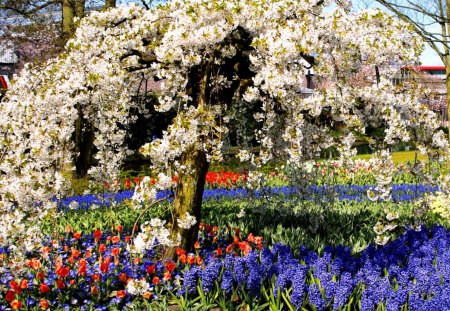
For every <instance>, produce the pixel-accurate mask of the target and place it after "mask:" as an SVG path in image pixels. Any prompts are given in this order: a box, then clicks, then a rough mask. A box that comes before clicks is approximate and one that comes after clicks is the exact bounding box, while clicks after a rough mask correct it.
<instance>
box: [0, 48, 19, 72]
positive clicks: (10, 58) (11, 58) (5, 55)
mask: <svg viewBox="0 0 450 311" xmlns="http://www.w3.org/2000/svg"><path fill="white" fill-rule="evenodd" d="M18 66H19V53H18V51H17V50H16V49H15V48H14V45H13V44H12V43H11V42H9V41H6V42H5V41H4V42H0V76H8V77H12V75H13V74H14V72H15V70H16V69H17V68H18Z"/></svg>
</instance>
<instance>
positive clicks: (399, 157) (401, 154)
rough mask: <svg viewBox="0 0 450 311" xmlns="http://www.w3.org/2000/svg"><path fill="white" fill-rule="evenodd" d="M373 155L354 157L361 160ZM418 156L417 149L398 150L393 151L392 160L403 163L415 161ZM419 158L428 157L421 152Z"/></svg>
mask: <svg viewBox="0 0 450 311" xmlns="http://www.w3.org/2000/svg"><path fill="white" fill-rule="evenodd" d="M371 157H372V155H371V154H359V155H357V156H355V157H353V159H355V160H356V159H360V160H369V159H370V158H371ZM415 157H416V151H398V152H393V153H392V160H393V161H394V163H402V162H408V161H414V159H415ZM418 159H419V160H426V159H427V157H426V156H424V155H421V154H418Z"/></svg>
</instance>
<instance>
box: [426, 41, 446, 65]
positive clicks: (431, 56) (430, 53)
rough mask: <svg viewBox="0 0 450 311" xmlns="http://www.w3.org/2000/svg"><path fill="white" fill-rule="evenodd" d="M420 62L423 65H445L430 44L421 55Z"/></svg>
mask: <svg viewBox="0 0 450 311" xmlns="http://www.w3.org/2000/svg"><path fill="white" fill-rule="evenodd" d="M420 63H421V64H422V65H430V66H431V65H440V66H443V65H444V64H443V63H442V61H441V59H440V58H439V56H438V55H437V54H436V52H435V51H434V50H433V49H431V48H430V47H429V46H426V47H425V50H424V51H423V53H422V55H420Z"/></svg>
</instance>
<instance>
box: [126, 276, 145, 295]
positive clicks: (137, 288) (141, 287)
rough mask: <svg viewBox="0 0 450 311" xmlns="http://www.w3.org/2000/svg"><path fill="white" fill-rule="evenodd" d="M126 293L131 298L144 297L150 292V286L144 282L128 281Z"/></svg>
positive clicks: (142, 280) (143, 280)
mask: <svg viewBox="0 0 450 311" xmlns="http://www.w3.org/2000/svg"><path fill="white" fill-rule="evenodd" d="M126 289H127V293H129V294H130V295H132V296H144V294H145V293H147V292H149V291H150V284H149V283H148V282H147V281H146V280H145V279H141V280H136V279H130V280H128V282H127V287H126Z"/></svg>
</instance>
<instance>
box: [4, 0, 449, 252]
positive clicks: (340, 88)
mask: <svg viewBox="0 0 450 311" xmlns="http://www.w3.org/2000/svg"><path fill="white" fill-rule="evenodd" d="M330 4H331V2H329V1H323V0H314V1H290V0H256V1H255V0H231V1H230V0H226V1H225V0H213V1H211V0H186V1H179V0H175V1H169V2H168V3H167V4H164V5H161V6H158V7H156V8H152V9H146V8H143V7H139V6H136V5H130V6H125V7H120V8H115V9H110V10H107V11H105V12H92V13H91V14H90V15H89V16H88V17H86V18H84V19H82V20H81V21H80V24H79V27H78V28H77V30H76V33H75V36H74V38H73V39H71V40H69V41H68V43H67V45H66V50H65V52H64V53H63V54H62V55H61V56H60V57H58V58H56V59H52V60H51V61H49V62H48V63H47V64H46V65H45V67H44V68H32V67H27V68H25V69H24V70H23V71H22V73H21V74H20V76H19V77H18V78H17V80H16V82H15V84H14V85H13V87H12V90H11V91H10V92H8V94H7V96H6V98H5V99H4V100H3V102H2V105H1V106H0V118H1V122H0V133H1V137H2V140H1V142H0V154H1V155H2V157H1V162H0V169H1V171H2V177H1V179H0V188H1V193H2V197H1V199H2V200H1V205H0V210H1V212H2V215H5V216H4V217H3V218H2V220H1V222H0V227H1V228H2V230H1V231H0V234H1V235H0V236H1V237H2V239H1V240H3V242H4V241H6V240H7V239H8V237H9V238H10V237H12V236H17V232H22V233H23V232H26V231H27V230H31V232H34V231H37V230H36V227H35V226H30V225H29V223H28V225H25V224H24V222H23V221H22V220H24V219H27V220H28V221H29V220H39V219H40V218H42V217H46V216H45V215H46V214H47V215H52V213H53V212H54V210H55V205H56V203H54V202H53V201H52V197H53V196H54V195H55V194H57V193H58V194H59V195H64V194H66V193H67V191H68V189H69V188H70V187H69V184H68V178H66V176H67V174H66V173H67V172H68V171H69V172H70V171H71V170H73V169H74V165H75V163H76V162H77V158H79V157H80V156H81V155H80V154H81V153H83V150H80V149H77V148H76V143H75V142H74V137H75V136H76V135H75V133H76V132H77V131H84V132H89V133H91V134H92V135H91V138H90V139H91V140H92V143H93V145H94V146H95V148H91V149H90V151H89V152H92V154H93V155H94V156H95V158H96V165H94V166H92V167H90V168H89V170H88V174H89V176H91V177H92V178H97V179H98V180H101V181H105V180H111V179H113V178H115V177H116V176H117V174H118V172H119V169H120V165H121V161H122V160H123V158H124V156H125V155H126V154H127V152H128V151H127V150H126V148H125V147H124V144H123V142H124V138H125V136H126V132H127V126H128V125H129V123H130V122H132V121H133V120H130V118H129V113H130V109H144V107H140V106H136V105H137V104H136V102H135V101H133V100H132V97H133V94H134V93H135V91H136V87H137V85H138V84H139V81H140V79H141V78H142V76H145V77H149V78H152V79H154V80H162V83H161V88H160V90H159V91H157V92H156V93H155V95H156V96H157V98H158V105H157V107H156V109H157V110H158V111H161V112H164V111H168V110H170V109H175V110H176V111H177V115H176V117H175V118H174V119H173V122H172V124H171V125H170V126H169V127H168V128H167V130H166V131H164V133H163V136H162V137H160V138H155V139H153V140H151V141H150V138H149V141H150V142H149V143H148V144H146V145H145V146H143V147H142V151H143V152H144V153H146V154H148V155H149V156H150V157H151V160H152V164H153V167H154V169H157V170H159V171H160V172H161V174H165V175H170V174H172V175H174V174H176V175H178V176H179V179H178V184H177V189H176V198H175V201H174V207H175V216H176V217H183V215H184V214H185V213H186V212H188V213H190V214H193V215H194V216H195V217H197V220H198V217H199V215H200V213H199V212H200V206H201V195H202V193H203V187H204V177H205V174H206V171H207V169H208V165H209V162H210V161H212V160H215V161H218V160H220V159H221V156H222V154H221V151H222V150H221V145H222V140H223V137H224V135H226V132H227V123H228V121H229V113H230V111H231V110H232V109H230V107H232V106H233V102H234V101H237V100H244V101H246V102H248V103H252V104H253V105H258V107H260V109H259V110H260V112H258V113H256V114H255V118H256V119H257V120H258V121H259V122H260V124H261V127H260V129H259V130H258V131H257V132H256V133H255V137H256V139H257V140H258V141H259V143H260V146H261V151H260V152H259V154H250V153H248V151H246V150H242V151H241V152H240V153H239V155H240V157H241V158H243V159H245V158H247V159H249V158H251V160H252V161H253V162H254V163H255V164H261V163H265V162H266V161H268V160H270V159H272V158H273V156H274V155H277V156H285V157H286V159H288V161H289V162H290V163H292V164H299V163H301V162H302V161H304V160H306V159H311V158H314V157H317V156H318V155H319V153H320V151H321V150H323V149H325V148H329V147H330V146H336V147H337V148H338V149H339V150H340V152H341V155H342V156H343V157H349V156H351V155H352V154H353V153H352V151H351V150H352V145H353V143H354V142H355V139H356V137H357V135H363V134H364V133H365V131H366V129H367V128H369V127H380V126H383V127H384V128H385V135H384V138H383V141H380V142H379V143H380V144H382V145H383V146H385V147H388V146H391V145H393V144H395V143H397V142H399V141H416V142H417V144H418V146H419V147H420V148H422V149H426V148H427V146H432V147H433V146H434V147H442V148H445V147H446V146H447V143H446V139H445V138H444V135H443V133H442V132H436V129H437V128H438V120H437V119H436V118H435V116H434V114H433V113H432V112H431V111H429V110H428V109H427V108H426V106H425V105H424V104H421V103H420V102H419V101H418V100H417V96H416V95H417V94H416V92H415V91H414V90H408V91H405V90H404V89H401V88H399V87H398V86H395V85H393V84H392V83H391V77H392V75H393V72H394V70H395V67H392V66H391V65H392V64H396V65H397V67H396V68H397V69H398V66H401V65H403V64H405V65H406V64H410V63H412V62H414V61H415V60H416V59H417V57H418V55H419V54H420V52H421V49H422V42H421V40H420V38H419V37H418V36H417V35H415V34H414V33H413V32H412V28H411V26H410V25H409V24H407V23H405V22H402V21H400V20H398V19H396V18H394V17H392V16H389V15H387V14H385V13H383V12H381V11H378V10H370V11H363V12H359V13H351V12H350V10H349V4H347V3H343V2H340V1H339V2H338V3H337V8H336V9H335V10H333V11H331V12H330V11H323V8H324V7H325V6H326V5H330ZM311 68H312V69H313V70H314V73H315V79H316V80H315V81H316V85H317V88H316V89H315V90H314V93H313V94H312V95H311V96H304V94H302V86H304V85H305V79H306V78H305V70H306V69H311ZM362 70H365V71H367V70H369V71H372V72H373V75H372V76H371V77H369V78H370V79H369V81H368V83H365V84H363V85H361V84H355V83H353V82H354V78H355V76H356V75H357V74H358V73H359V72H360V71H362ZM233 113H235V112H234V111H233ZM336 133H338V135H336ZM161 176H163V175H161ZM160 179H161V180H166V179H164V178H163V177H161V178H160ZM166 184H167V183H166ZM161 187H162V186H161ZM37 202H40V203H38V205H36V204H37ZM47 217H48V216H47ZM36 223H37V222H36ZM36 223H35V224H36ZM17 227H20V228H21V230H16V229H15V228H17ZM173 229H174V231H175V232H177V234H181V236H182V238H183V241H184V242H183V243H185V242H186V241H188V240H189V237H192V236H193V234H195V228H194V229H184V228H183V227H181V226H178V225H177V223H174V224H173ZM33 230H34V231H33ZM33 239H34V240H28V241H29V242H30V245H29V246H30V247H31V246H32V245H31V244H32V242H34V241H37V240H36V238H35V236H33ZM191 240H192V239H191ZM8 241H9V240H8ZM186 243H187V244H183V246H185V247H189V242H186Z"/></svg>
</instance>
